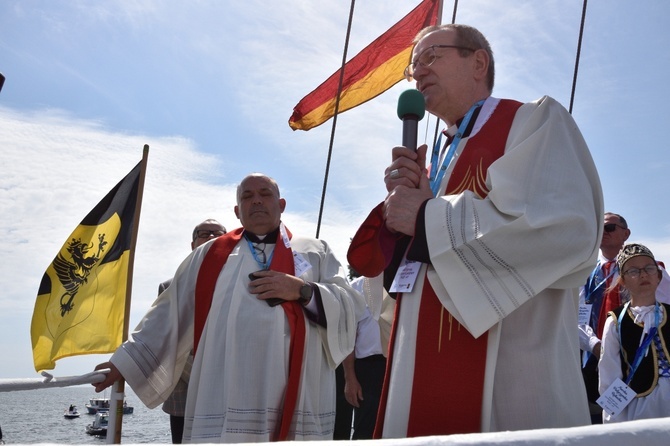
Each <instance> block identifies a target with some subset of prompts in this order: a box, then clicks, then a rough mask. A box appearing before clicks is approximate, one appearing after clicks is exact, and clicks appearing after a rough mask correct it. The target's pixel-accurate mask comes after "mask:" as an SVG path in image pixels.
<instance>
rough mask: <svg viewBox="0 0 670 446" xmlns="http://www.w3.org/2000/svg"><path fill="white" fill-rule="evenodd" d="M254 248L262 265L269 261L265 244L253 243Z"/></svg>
mask: <svg viewBox="0 0 670 446" xmlns="http://www.w3.org/2000/svg"><path fill="white" fill-rule="evenodd" d="M252 246H253V247H254V253H255V254H256V257H257V259H258V261H259V262H260V263H265V262H267V261H268V257H267V256H266V255H265V243H263V242H261V243H252Z"/></svg>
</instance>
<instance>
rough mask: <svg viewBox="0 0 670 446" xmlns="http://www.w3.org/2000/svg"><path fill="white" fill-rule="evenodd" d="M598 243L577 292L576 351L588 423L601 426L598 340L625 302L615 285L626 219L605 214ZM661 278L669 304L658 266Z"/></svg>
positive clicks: (669, 289) (661, 296) (666, 279)
mask: <svg viewBox="0 0 670 446" xmlns="http://www.w3.org/2000/svg"><path fill="white" fill-rule="evenodd" d="M603 229H604V230H603V237H602V240H601V242H600V255H599V257H598V263H597V264H596V267H595V268H594V269H593V271H592V272H591V274H590V275H589V278H588V279H587V281H586V284H585V285H584V286H583V287H582V288H581V289H580V292H579V348H580V349H581V351H582V376H583V378H584V384H585V385H586V393H587V397H588V400H589V411H590V413H591V423H593V424H600V423H602V408H601V407H600V406H599V405H598V404H596V400H597V399H598V397H599V396H600V394H599V393H598V359H599V358H600V340H601V339H602V335H603V327H604V325H605V320H606V319H607V314H608V313H609V312H610V311H612V310H614V309H616V308H618V307H620V306H621V305H623V304H624V303H625V302H626V301H627V300H628V290H626V289H625V288H622V287H619V286H611V285H612V284H615V283H617V278H618V277H619V268H618V267H617V263H616V257H617V254H619V251H621V248H622V247H623V245H624V243H625V242H626V240H628V238H629V237H630V229H628V223H627V222H626V219H625V218H623V217H622V216H621V215H619V214H615V213H613V212H606V213H605V219H604V226H603ZM661 270H662V272H663V278H662V280H661V283H660V284H659V286H658V288H657V289H656V298H657V300H658V301H659V302H665V303H670V276H668V273H667V271H666V270H665V269H664V268H663V267H662V266H661Z"/></svg>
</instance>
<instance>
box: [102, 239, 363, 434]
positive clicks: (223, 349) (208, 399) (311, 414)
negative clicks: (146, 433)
mask: <svg viewBox="0 0 670 446" xmlns="http://www.w3.org/2000/svg"><path fill="white" fill-rule="evenodd" d="M277 243H282V241H281V238H280V239H279V240H278V241H277ZM211 246H212V243H211V242H209V243H207V244H205V245H203V246H201V247H200V248H198V249H196V250H195V251H193V253H191V255H189V257H187V258H186V260H184V262H183V263H182V264H181V266H180V267H179V269H178V270H177V273H176V274H175V276H174V280H173V282H172V285H171V286H170V287H169V288H168V289H167V290H166V291H165V292H164V293H163V294H161V296H160V297H159V298H158V300H157V301H156V303H155V305H154V306H153V307H152V308H151V310H150V311H149V312H148V313H147V315H146V316H145V317H144V319H143V320H142V322H140V324H139V326H138V327H137V329H136V331H135V332H134V333H133V334H132V338H131V340H129V341H128V342H126V343H124V344H123V345H122V346H121V347H120V348H119V349H118V350H117V351H116V352H115V353H114V355H113V356H112V359H111V361H112V363H114V365H115V366H117V367H118V369H119V370H120V371H121V374H122V375H123V377H124V378H125V379H126V381H127V382H128V383H129V385H130V386H131V387H132V388H133V390H134V391H135V392H136V393H137V395H138V397H139V398H140V399H141V400H142V401H143V402H144V403H145V404H146V405H147V406H148V407H150V408H153V407H156V406H157V405H158V404H160V403H161V402H162V401H164V400H165V399H166V398H167V397H168V395H170V392H171V391H172V389H173V388H174V386H175V385H176V384H177V381H178V380H179V377H180V375H181V372H182V369H183V366H184V363H185V361H186V359H187V357H188V355H189V352H190V351H191V350H192V348H193V325H194V322H193V320H194V292H195V286H196V278H197V276H198V270H199V268H200V265H201V263H202V260H203V258H204V256H205V254H206V253H207V251H208V249H209V248H210V247H211ZM268 246H272V245H268ZM291 248H292V249H293V251H294V253H299V254H300V255H302V257H303V258H304V259H305V260H307V261H308V262H309V264H311V265H312V268H310V269H309V270H307V271H306V272H304V273H303V274H302V275H301V276H300V277H301V278H303V279H304V280H307V281H310V282H312V283H315V285H316V286H317V287H318V290H319V292H320V295H321V300H322V303H323V311H324V313H325V318H326V321H327V328H324V327H322V326H319V325H317V324H315V323H313V322H311V321H308V320H306V321H305V325H306V334H305V350H304V355H303V363H302V375H301V380H300V387H299V391H298V398H297V404H296V409H295V413H294V415H293V424H292V425H291V429H290V432H289V435H288V438H289V439H295V440H324V439H331V438H332V435H333V426H334V419H335V372H334V370H335V367H336V366H337V365H338V364H339V363H340V362H341V361H342V360H343V359H344V358H345V357H346V356H347V355H348V354H349V353H351V351H352V350H353V348H354V340H355V334H356V320H357V316H358V313H360V312H362V311H363V308H364V303H363V302H362V299H361V297H360V296H359V295H358V294H357V293H356V292H355V291H354V290H353V289H352V288H351V287H350V286H349V285H348V283H347V281H346V279H345V277H346V276H345V272H344V270H343V268H342V266H341V264H340V263H339V262H338V261H337V260H336V259H335V257H334V255H333V254H332V252H331V251H330V248H329V247H328V246H327V245H326V243H324V242H322V241H320V240H315V239H307V238H298V237H294V238H293V239H292V240H291ZM259 269H260V268H259V266H258V264H257V263H256V261H255V260H254V257H253V256H252V254H251V252H250V250H249V245H248V244H247V242H246V240H245V239H244V238H242V240H241V241H240V242H239V243H238V244H237V245H236V246H235V248H234V249H233V251H232V252H231V254H230V256H229V257H228V260H227V262H226V264H225V266H224V268H223V270H222V271H221V273H220V275H219V278H218V280H217V283H216V288H215V290H214V295H213V299H212V305H211V309H210V311H209V316H208V319H207V322H206V324H205V327H204V330H203V332H202V337H201V338H200V342H199V345H198V347H197V351H196V356H195V359H194V362H193V370H192V372H191V378H190V382H189V388H188V398H187V402H186V414H185V428H184V441H185V442H192V443H203V442H205V443H219V442H225V443H238V442H240V443H242V442H261V441H271V440H273V439H275V438H276V434H277V425H278V421H279V419H280V416H281V411H282V407H283V397H284V392H285V389H286V383H287V376H288V364H289V343H290V329H289V325H288V321H287V318H286V316H285V313H284V311H283V309H282V307H281V306H276V307H270V306H269V305H268V304H267V303H265V302H264V301H263V300H259V299H258V298H257V297H256V296H255V295H253V294H250V293H249V291H248V287H249V281H250V279H249V277H248V274H249V273H251V272H253V271H257V270H259Z"/></svg>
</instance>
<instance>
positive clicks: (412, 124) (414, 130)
mask: <svg viewBox="0 0 670 446" xmlns="http://www.w3.org/2000/svg"><path fill="white" fill-rule="evenodd" d="M418 127H419V121H418V120H417V119H416V118H415V117H405V118H403V120H402V145H403V146H405V147H407V148H408V149H411V150H414V151H416V142H417V139H418Z"/></svg>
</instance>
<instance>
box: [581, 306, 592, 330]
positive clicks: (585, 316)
mask: <svg viewBox="0 0 670 446" xmlns="http://www.w3.org/2000/svg"><path fill="white" fill-rule="evenodd" d="M592 306H593V305H591V304H579V325H589V323H590V322H591V307H592Z"/></svg>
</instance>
